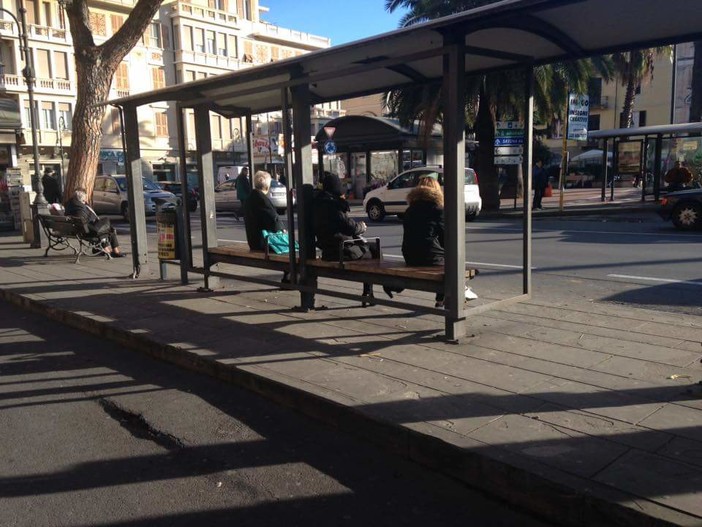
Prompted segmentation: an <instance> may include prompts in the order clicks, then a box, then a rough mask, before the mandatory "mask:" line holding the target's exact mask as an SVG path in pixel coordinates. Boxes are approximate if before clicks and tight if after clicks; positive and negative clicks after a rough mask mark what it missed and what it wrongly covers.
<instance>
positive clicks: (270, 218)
mask: <svg viewBox="0 0 702 527" xmlns="http://www.w3.org/2000/svg"><path fill="white" fill-rule="evenodd" d="M271 180H272V178H271V175H270V174H269V173H268V172H263V171H262V170H259V171H258V172H256V173H255V174H254V177H253V186H254V188H253V190H252V191H251V194H250V195H249V197H248V199H247V200H246V202H245V205H244V227H245V229H246V241H247V242H248V244H249V248H250V249H251V250H252V251H263V250H265V245H264V241H263V231H264V230H266V231H268V232H278V231H285V225H284V224H283V221H282V220H281V219H280V216H278V212H277V211H276V210H275V207H274V206H273V203H271V200H270V199H268V191H269V190H270V189H271ZM281 281H282V283H284V284H286V283H290V279H289V277H288V271H284V272H283V279H282V280H281Z"/></svg>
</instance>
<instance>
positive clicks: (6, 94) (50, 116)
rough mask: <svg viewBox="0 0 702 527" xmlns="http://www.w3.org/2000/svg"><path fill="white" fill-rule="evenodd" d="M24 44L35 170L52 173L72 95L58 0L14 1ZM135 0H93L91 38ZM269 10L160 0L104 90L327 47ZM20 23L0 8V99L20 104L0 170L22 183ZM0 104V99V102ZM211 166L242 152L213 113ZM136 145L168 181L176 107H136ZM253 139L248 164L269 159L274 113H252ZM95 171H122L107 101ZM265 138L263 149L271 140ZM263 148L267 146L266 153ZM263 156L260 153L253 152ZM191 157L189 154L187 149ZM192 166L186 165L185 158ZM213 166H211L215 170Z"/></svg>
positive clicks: (28, 153)
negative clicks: (31, 87) (31, 73)
mask: <svg viewBox="0 0 702 527" xmlns="http://www.w3.org/2000/svg"><path fill="white" fill-rule="evenodd" d="M22 3H23V5H24V7H25V9H26V20H27V34H28V38H29V47H30V51H31V53H32V57H33V59H34V64H35V70H36V71H35V76H36V82H35V97H34V98H35V109H34V111H35V116H36V122H37V133H38V143H39V153H40V164H41V168H42V169H43V168H46V167H51V168H53V169H54V170H56V172H57V173H59V174H65V173H66V171H67V170H68V164H69V161H70V160H69V159H68V152H69V148H70V145H71V130H72V128H73V123H72V117H73V108H74V107H75V97H76V96H75V94H76V92H77V89H76V86H77V79H76V73H75V66H74V61H73V45H72V39H71V35H70V31H69V28H68V20H67V18H66V16H65V13H64V12H63V9H62V7H61V2H59V1H57V0H23V2H22ZM135 4H136V0H94V1H91V2H89V5H90V25H91V30H92V33H93V38H94V39H95V42H96V44H98V45H99V44H101V43H102V42H105V41H106V40H107V39H109V38H110V37H111V36H112V35H113V34H114V33H115V32H116V31H118V30H119V28H120V27H121V26H122V24H124V21H125V20H126V18H127V17H128V16H129V13H130V12H131V10H132V9H133V7H134V5H135ZM0 7H1V8H2V9H4V10H6V11H9V12H10V13H12V14H14V15H15V16H17V17H18V18H19V7H20V1H19V0H0ZM267 12H268V9H267V8H265V7H264V6H261V5H259V3H258V0H189V1H179V0H165V1H164V2H163V4H162V6H161V8H160V10H159V11H158V13H157V14H156V16H155V17H154V19H153V20H152V22H151V24H150V26H149V28H148V29H147V31H146V32H145V33H144V35H143V36H142V38H141V40H140V42H139V43H138V44H137V45H136V46H135V47H134V49H132V51H131V52H130V53H129V54H128V55H127V56H126V57H125V59H124V60H123V61H122V63H121V64H120V66H119V67H118V69H117V71H116V73H115V75H114V78H113V81H112V88H111V91H110V95H109V97H110V98H112V99H116V98H119V97H124V96H127V95H132V94H135V93H140V92H145V91H150V90H154V89H159V88H163V87H166V86H171V85H173V84H177V83H182V82H188V81H192V80H195V79H202V78H206V77H210V76H213V75H219V74H222V73H226V72H229V71H232V70H238V69H242V68H250V67H253V66H255V65H257V64H264V63H268V62H271V61H275V60H280V59H285V58H287V57H294V56H297V55H300V54H302V53H307V52H310V51H314V50H317V49H323V48H326V47H329V46H330V44H331V43H330V40H329V39H328V38H325V37H321V36H316V35H311V34H308V33H304V32H300V31H296V30H293V29H286V28H282V27H278V26H275V25H272V24H269V23H267V22H266V21H265V16H266V13H267ZM19 37H20V30H19V28H18V27H17V24H16V23H15V22H14V20H13V19H12V17H11V16H9V15H8V14H7V13H6V12H4V11H0V63H1V64H2V66H1V67H0V99H4V100H5V101H4V102H5V103H6V105H8V106H9V107H14V106H16V107H17V108H18V109H19V110H20V114H21V122H19V123H17V124H16V125H13V124H12V121H10V124H9V127H8V123H6V122H5V121H3V120H2V119H0V125H2V126H3V127H6V129H2V130H0V171H2V170H5V169H6V168H8V167H19V168H20V169H21V170H22V173H23V175H24V178H25V184H27V185H28V184H29V179H30V173H31V172H32V171H33V164H34V163H33V159H32V144H31V133H30V130H31V127H30V108H29V101H28V97H27V87H26V83H25V81H24V78H23V76H22V69H23V68H24V65H25V61H24V57H23V56H22V54H21V52H20V38H19ZM2 108H4V106H2V103H0V109H2ZM313 113H314V115H315V119H316V120H318V121H319V123H320V124H319V126H321V124H322V123H323V122H325V121H326V120H329V119H331V118H334V117H338V116H339V115H341V114H342V113H343V112H342V111H341V110H340V106H339V104H338V103H330V104H327V105H324V106H319V107H316V108H315V109H314V110H313ZM212 117H213V119H212V140H213V146H214V148H215V150H216V154H215V163H216V164H218V165H231V164H237V163H241V162H243V161H244V160H245V159H246V141H245V137H246V133H247V132H246V130H245V122H243V121H244V120H243V119H225V118H223V117H221V116H217V115H214V114H213V116H212ZM139 121H140V128H141V130H142V133H141V148H142V152H143V155H144V158H145V159H146V160H147V162H148V166H146V167H144V169H145V172H146V174H147V176H149V177H153V178H154V179H171V180H172V179H176V177H178V170H179V159H178V158H177V157H176V153H177V137H176V120H175V108H174V107H172V105H169V104H168V103H160V104H154V105H151V106H149V107H147V108H140V109H139ZM253 124H254V126H253V128H254V129H253V130H252V132H253V133H254V134H255V137H254V142H255V144H259V145H260V152H258V154H259V155H257V156H256V158H255V161H260V160H261V159H264V160H265V158H266V156H267V157H268V160H269V161H274V160H275V158H276V157H277V156H278V149H277V139H278V134H279V133H280V132H282V129H281V126H280V114H279V113H278V114H268V115H263V116H254V118H253ZM102 128H103V134H104V135H103V141H102V149H101V153H100V164H99V169H98V172H99V173H121V172H124V155H123V152H122V141H121V135H120V119H119V113H118V111H117V110H116V109H114V108H111V107H108V108H107V109H106V111H105V117H104V121H103V124H102ZM271 145H272V146H271ZM186 147H187V149H188V150H189V152H192V153H193V154H194V152H193V151H194V149H195V133H194V119H193V117H192V115H186ZM266 149H267V150H266ZM261 153H263V156H261V155H260V154H261ZM192 157H193V161H194V155H193V156H192ZM193 166H194V165H193ZM215 172H216V167H215Z"/></svg>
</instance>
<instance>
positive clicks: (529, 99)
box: [522, 65, 534, 295]
mask: <svg viewBox="0 0 702 527" xmlns="http://www.w3.org/2000/svg"><path fill="white" fill-rule="evenodd" d="M524 92H525V101H524V103H525V104H524V143H525V146H526V151H525V152H524V165H523V166H524V182H525V184H524V187H525V188H524V219H523V225H522V229H523V245H522V267H523V269H522V291H523V293H524V294H525V295H531V291H532V284H531V259H532V246H531V223H532V222H531V203H530V201H531V187H532V177H533V173H532V167H531V165H532V156H533V140H534V66H533V65H530V66H528V67H527V68H526V70H525V74H524Z"/></svg>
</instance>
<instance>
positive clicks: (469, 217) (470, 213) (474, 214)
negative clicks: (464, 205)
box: [466, 212, 478, 221]
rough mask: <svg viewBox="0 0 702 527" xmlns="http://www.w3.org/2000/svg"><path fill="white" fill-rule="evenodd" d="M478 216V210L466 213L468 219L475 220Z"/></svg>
mask: <svg viewBox="0 0 702 527" xmlns="http://www.w3.org/2000/svg"><path fill="white" fill-rule="evenodd" d="M477 217H478V213H477V212H467V213H466V221H474V220H475V218H477Z"/></svg>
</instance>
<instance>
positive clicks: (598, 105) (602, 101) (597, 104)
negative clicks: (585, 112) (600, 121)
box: [590, 95, 609, 110]
mask: <svg viewBox="0 0 702 527" xmlns="http://www.w3.org/2000/svg"><path fill="white" fill-rule="evenodd" d="M590 108H595V109H597V110H605V109H607V108H609V96H607V95H601V96H600V97H599V98H595V97H592V96H590Z"/></svg>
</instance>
